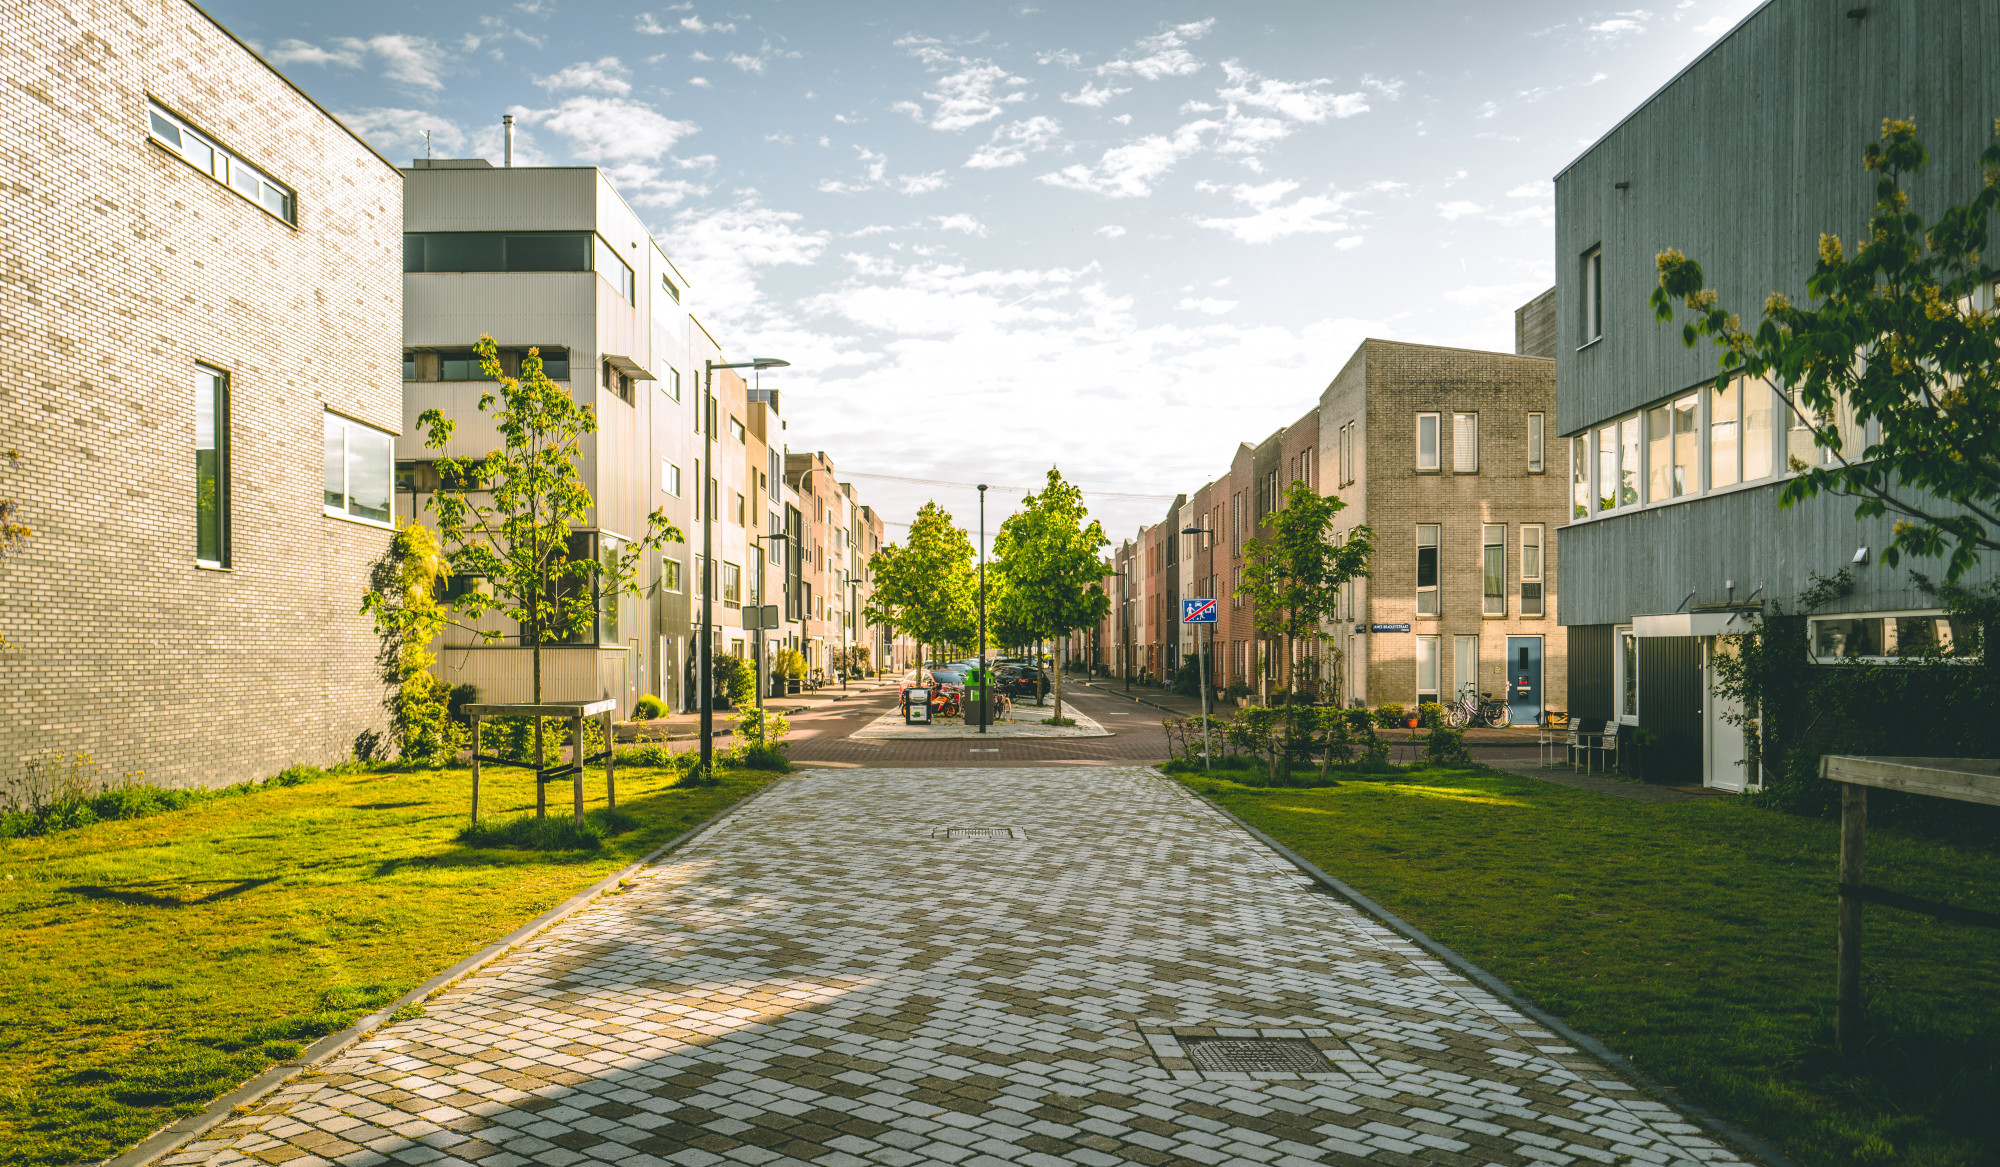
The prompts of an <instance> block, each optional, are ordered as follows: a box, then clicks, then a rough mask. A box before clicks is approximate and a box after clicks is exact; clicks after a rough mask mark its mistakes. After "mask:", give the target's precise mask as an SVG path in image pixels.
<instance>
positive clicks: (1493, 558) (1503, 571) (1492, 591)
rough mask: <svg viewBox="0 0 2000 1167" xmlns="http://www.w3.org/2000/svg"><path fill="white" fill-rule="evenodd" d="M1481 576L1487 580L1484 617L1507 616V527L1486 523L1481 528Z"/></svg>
mask: <svg viewBox="0 0 2000 1167" xmlns="http://www.w3.org/2000/svg"><path fill="white" fill-rule="evenodd" d="M1479 574H1480V576H1481V577H1482V578H1483V579H1484V580H1485V588H1486V592H1485V598H1484V600H1483V601H1482V603H1481V605H1480V609H1479V611H1480V614H1481V615H1484V616H1505V615H1506V614H1507V527H1506V524H1504V523H1486V524H1484V525H1483V526H1481V528H1480V548H1479Z"/></svg>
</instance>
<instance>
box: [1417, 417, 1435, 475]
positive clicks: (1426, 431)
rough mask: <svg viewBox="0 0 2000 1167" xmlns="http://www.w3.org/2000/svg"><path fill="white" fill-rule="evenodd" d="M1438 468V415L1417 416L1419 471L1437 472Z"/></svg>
mask: <svg viewBox="0 0 2000 1167" xmlns="http://www.w3.org/2000/svg"><path fill="white" fill-rule="evenodd" d="M1437 468H1438V415H1437V414H1435V413H1420V414H1418V415H1417V469H1419V470H1436V469H1437Z"/></svg>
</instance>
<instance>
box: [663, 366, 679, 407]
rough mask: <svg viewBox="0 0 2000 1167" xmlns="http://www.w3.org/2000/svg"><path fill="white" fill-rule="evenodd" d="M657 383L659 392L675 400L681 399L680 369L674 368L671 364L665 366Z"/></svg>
mask: <svg viewBox="0 0 2000 1167" xmlns="http://www.w3.org/2000/svg"><path fill="white" fill-rule="evenodd" d="M659 385H660V392H662V393H664V394H666V395H667V396H668V397H669V398H671V399H673V400H675V401H679V400H680V399H681V371H680V370H679V369H676V368H674V367H673V366H672V365H668V366H666V368H665V369H664V371H662V372H661V374H660V381H659Z"/></svg>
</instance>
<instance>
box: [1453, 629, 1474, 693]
mask: <svg viewBox="0 0 2000 1167" xmlns="http://www.w3.org/2000/svg"><path fill="white" fill-rule="evenodd" d="M1451 665H1452V668H1451V692H1449V693H1447V694H1445V696H1446V698H1447V699H1450V700H1457V699H1458V696H1459V695H1460V694H1461V693H1464V692H1466V691H1468V690H1470V691H1471V692H1474V693H1477V692H1478V691H1479V638H1478V637H1477V636H1454V637H1452V638H1451Z"/></svg>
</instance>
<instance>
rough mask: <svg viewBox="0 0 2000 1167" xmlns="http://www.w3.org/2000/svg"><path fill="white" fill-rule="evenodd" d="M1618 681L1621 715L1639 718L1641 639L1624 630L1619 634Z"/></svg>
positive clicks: (1619, 710)
mask: <svg viewBox="0 0 2000 1167" xmlns="http://www.w3.org/2000/svg"><path fill="white" fill-rule="evenodd" d="M1618 680H1619V690H1620V692H1619V697H1618V712H1619V715H1620V716H1622V717H1637V716H1639V638H1638V637H1637V636H1634V635H1633V634H1632V633H1631V632H1628V631H1625V630H1623V629H1620V630H1619V633H1618Z"/></svg>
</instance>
